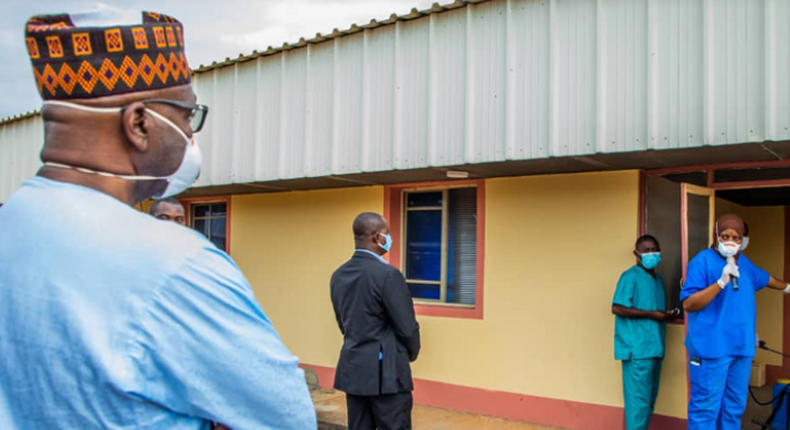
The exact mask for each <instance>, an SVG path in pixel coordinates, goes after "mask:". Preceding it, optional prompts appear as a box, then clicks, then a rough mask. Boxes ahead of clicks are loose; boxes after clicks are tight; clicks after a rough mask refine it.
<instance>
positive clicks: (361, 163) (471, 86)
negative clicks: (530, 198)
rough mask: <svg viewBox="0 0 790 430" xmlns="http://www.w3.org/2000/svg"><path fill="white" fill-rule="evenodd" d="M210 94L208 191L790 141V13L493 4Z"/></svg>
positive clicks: (241, 76) (584, 1)
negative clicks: (393, 172)
mask: <svg viewBox="0 0 790 430" xmlns="http://www.w3.org/2000/svg"><path fill="white" fill-rule="evenodd" d="M195 84H196V85H195V87H196V91H197V93H198V95H199V98H200V99H201V102H203V103H206V104H208V105H210V106H211V115H210V120H209V122H208V124H207V126H206V128H205V130H204V131H203V132H202V133H201V134H200V136H199V139H200V144H201V146H202V147H203V149H204V152H205V160H206V166H205V169H204V174H203V176H202V178H201V180H200V182H199V184H198V185H204V186H205V185H219V184H230V183H243V182H252V181H271V180H278V179H290V178H303V177H320V176H326V175H337V174H349V173H358V172H377V171H388V170H393V169H410V168H420V167H431V166H449V165H457V164H465V163H484V162H493V161H505V160H525V159H536V158H545V157H559V156H569V155H571V156H573V155H588V154H595V153H609V152H623V151H642V150H646V149H671V148H687V147H696V146H702V145H720V144H728V143H745V142H762V141H764V140H788V139H790V0H492V1H488V2H483V3H478V4H468V5H466V6H465V7H460V8H457V9H453V10H450V11H446V12H442V13H431V14H429V15H427V16H424V17H422V18H418V19H414V20H406V21H403V20H401V21H398V22H397V23H395V24H393V25H385V26H381V27H378V28H375V29H366V30H364V31H361V32H358V33H355V34H352V35H349V36H345V37H337V38H333V39H330V40H328V41H325V42H322V43H316V44H307V46H305V47H301V48H295V49H286V50H283V51H280V52H279V53H276V54H274V55H264V56H260V57H257V58H255V59H253V60H250V61H245V62H236V63H233V64H231V65H226V66H224V67H217V68H213V69H211V70H208V71H204V72H200V73H198V74H197V75H196V78H195ZM23 122H25V123H26V124H27V123H30V120H26V121H23ZM12 124H13V123H12ZM12 126H13V125H12ZM27 126H28V125H25V127H27ZM13 127H19V125H17V126H13ZM36 127H40V125H37V126H36ZM3 135H4V134H0V136H3ZM36 138H38V137H36ZM0 139H2V138H1V137H0ZM7 145H8V144H6V143H5V140H0V151H3V152H2V154H4V153H5V151H7V149H6V148H4V147H5V146H7ZM12 146H13V145H12ZM0 162H3V161H2V158H0ZM7 176H8V175H5V174H2V175H0V181H8V178H7ZM15 178H16V177H15ZM15 178H14V179H15ZM3 185H4V186H3V187H0V190H5V189H8V188H10V187H11V188H12V186H10V185H9V184H5V183H4V184H3ZM2 198H3V194H0V200H1V199H2Z"/></svg>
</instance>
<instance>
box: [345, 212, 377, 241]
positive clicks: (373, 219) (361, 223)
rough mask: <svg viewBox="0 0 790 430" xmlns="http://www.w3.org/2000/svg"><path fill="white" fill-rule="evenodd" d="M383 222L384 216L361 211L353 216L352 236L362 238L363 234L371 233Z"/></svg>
mask: <svg viewBox="0 0 790 430" xmlns="http://www.w3.org/2000/svg"><path fill="white" fill-rule="evenodd" d="M383 223H384V217H382V216H381V215H379V214H377V213H375V212H363V213H361V214H359V215H357V217H356V218H354V225H353V226H352V229H353V230H354V238H355V239H356V240H362V239H364V238H365V236H367V235H369V234H371V233H373V232H374V231H375V230H376V229H378V228H379V226H381V224H383Z"/></svg>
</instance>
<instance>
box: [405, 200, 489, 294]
mask: <svg viewBox="0 0 790 430" xmlns="http://www.w3.org/2000/svg"><path fill="white" fill-rule="evenodd" d="M403 219H404V240H403V243H404V249H403V254H402V255H403V267H404V269H405V270H404V274H405V275H406V282H407V283H408V285H409V289H410V290H411V293H412V297H414V298H415V299H418V300H425V301H436V302H442V303H452V304H459V305H468V306H474V305H475V288H476V284H477V188H475V187H465V188H450V189H444V190H427V191H406V192H404V218H403Z"/></svg>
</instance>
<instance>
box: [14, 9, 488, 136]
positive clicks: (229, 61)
mask: <svg viewBox="0 0 790 430" xmlns="http://www.w3.org/2000/svg"><path fill="white" fill-rule="evenodd" d="M489 1H492V0H455V1H454V2H453V3H448V4H445V5H440V4H439V3H434V4H433V5H431V7H430V8H429V9H425V10H422V11H421V10H417V8H412V9H411V11H410V12H409V13H408V14H406V15H400V16H399V15H397V14H395V13H393V14H391V15H390V16H389V18H387V19H385V20H381V21H379V20H376V19H371V20H370V22H369V23H367V24H364V25H357V24H351V26H350V27H349V28H347V29H345V30H339V29H337V28H335V29H334V30H332V32H331V33H329V34H321V33H316V34H315V37H313V38H312V39H305V38H304V37H302V38H300V39H299V41H298V42H296V43H288V42H285V43H283V45H282V46H281V47H278V48H274V47H272V46H269V47H267V49H266V50H265V51H258V50H254V51H252V53H250V54H247V55H244V54H243V53H240V54H239V56H238V57H236V58H230V57H225V60H224V61H220V62H217V61H214V62H212V63H211V64H209V65H207V66H206V65H203V64H201V65H199V66H198V67H197V68H193V69H191V70H190V72H191V73H192V74H193V75H195V74H199V73H204V72H208V71H211V70H214V69H220V68H223V67H228V66H232V65H234V64H237V63H244V62H247V61H251V60H255V59H257V58H259V57H268V56H270V55H275V54H279V53H281V52H283V51H290V50H292V49H298V48H303V47H305V46H307V45H314V44H318V43H324V42H328V41H330V40H333V39H335V38H338V37H344V36H349V35H352V34H355V33H359V32H362V31H365V30H370V29H374V28H378V27H384V26H387V25H393V24H395V23H397V22H399V21H412V20H415V19H420V18H425V17H426V16H430V15H433V14H436V13H443V12H447V11H451V10H455V9H460V8H464V7H466V6H468V5H470V4H479V3H486V2H489ZM38 114H40V111H39V110H34V111H29V112H26V113H22V114H18V115H13V116H9V117H6V118H0V126H3V125H6V124H9V123H12V122H15V121H20V120H23V119H27V118H30V117H33V116H36V115H38Z"/></svg>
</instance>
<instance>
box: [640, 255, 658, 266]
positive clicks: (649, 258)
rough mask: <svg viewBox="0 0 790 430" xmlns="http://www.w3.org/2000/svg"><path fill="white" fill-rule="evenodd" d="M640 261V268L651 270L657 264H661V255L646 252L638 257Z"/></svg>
mask: <svg viewBox="0 0 790 430" xmlns="http://www.w3.org/2000/svg"><path fill="white" fill-rule="evenodd" d="M640 259H641V260H642V266H644V267H645V269H647V270H653V269H655V268H656V266H658V263H660V262H661V253H660V252H646V253H644V254H642V255H640Z"/></svg>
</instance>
